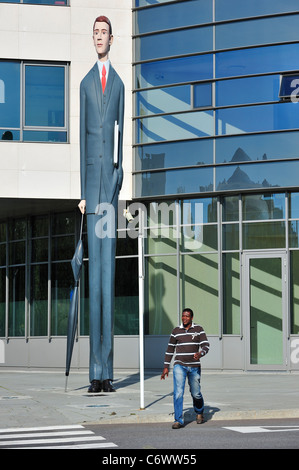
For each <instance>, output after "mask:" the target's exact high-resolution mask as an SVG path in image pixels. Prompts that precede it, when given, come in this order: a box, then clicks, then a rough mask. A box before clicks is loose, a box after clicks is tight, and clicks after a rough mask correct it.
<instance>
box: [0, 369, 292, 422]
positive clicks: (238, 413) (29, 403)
mask: <svg viewBox="0 0 299 470" xmlns="http://www.w3.org/2000/svg"><path fill="white" fill-rule="evenodd" d="M161 372H162V371H157V370H156V371H145V379H144V395H142V396H144V409H142V410H141V409H140V405H141V404H143V401H141V391H140V381H139V371H137V370H116V371H115V377H114V386H115V388H116V390H117V391H116V393H104V392H101V393H99V394H94V395H93V394H90V393H88V392H87V389H88V386H89V383H88V371H87V370H79V371H78V370H71V372H70V375H69V378H68V387H67V391H65V375H64V371H63V370H33V369H7V368H4V367H2V368H0V428H5V429H7V428H14V427H22V428H26V427H34V426H51V425H69V424H87V423H88V424H92V423H98V424H101V423H103V424H104V423H110V424H111V423H141V422H142V423H146V422H169V423H172V422H173V404H172V390H173V384H172V373H171V371H170V375H169V377H168V378H166V379H165V380H160V375H161ZM201 384H202V393H203V396H204V400H205V416H206V418H207V419H213V420H227V419H230V420H232V419H245V418H246V419H258V418H288V417H291V418H299V373H297V372H294V373H288V372H222V371H211V370H204V369H203V370H202V380H201ZM184 412H185V421H186V422H188V421H191V420H193V419H194V418H195V415H194V412H193V409H192V399H191V397H190V393H189V389H188V385H186V389H185V398H184Z"/></svg>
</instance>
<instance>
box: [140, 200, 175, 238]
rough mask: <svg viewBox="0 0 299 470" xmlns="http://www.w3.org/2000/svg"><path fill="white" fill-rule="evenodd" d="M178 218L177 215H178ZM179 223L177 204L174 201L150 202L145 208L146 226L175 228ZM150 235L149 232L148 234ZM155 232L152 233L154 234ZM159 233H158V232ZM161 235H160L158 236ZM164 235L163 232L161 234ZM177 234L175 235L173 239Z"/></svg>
mask: <svg viewBox="0 0 299 470" xmlns="http://www.w3.org/2000/svg"><path fill="white" fill-rule="evenodd" d="M178 217H179V214H178ZM179 222H180V221H178V220H177V204H176V202H175V201H161V202H151V203H149V204H148V207H147V226H148V227H157V226H164V227H169V226H170V225H172V226H176V225H177V223H179ZM148 233H151V232H148ZM155 233H156V234H157V232H153V235H154V234H155ZM158 233H159V232H158ZM160 235H161V234H160ZM163 235H165V232H164V233H163ZM176 237H177V234H175V238H176Z"/></svg>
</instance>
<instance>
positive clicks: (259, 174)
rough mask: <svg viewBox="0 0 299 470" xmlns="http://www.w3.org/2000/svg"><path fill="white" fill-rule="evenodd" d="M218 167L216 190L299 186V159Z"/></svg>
mask: <svg viewBox="0 0 299 470" xmlns="http://www.w3.org/2000/svg"><path fill="white" fill-rule="evenodd" d="M287 169H288V171H286V164H285V163H284V162H281V163H279V162H273V163H270V162H268V163H259V164H255V165H252V164H251V165H240V166H235V165H233V166H227V167H224V166H222V167H219V168H218V167H216V190H219V191H226V190H236V189H261V190H262V189H263V188H278V187H290V186H298V174H299V161H295V162H288V164H287Z"/></svg>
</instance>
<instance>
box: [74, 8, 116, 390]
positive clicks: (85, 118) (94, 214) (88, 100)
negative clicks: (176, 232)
mask: <svg viewBox="0 0 299 470" xmlns="http://www.w3.org/2000/svg"><path fill="white" fill-rule="evenodd" d="M93 42H94V46H95V49H96V52H97V54H98V60H97V62H96V64H95V65H94V66H93V68H92V69H91V70H90V71H89V72H88V73H87V75H86V76H85V77H84V78H83V80H82V82H81V85H80V171H81V202H80V203H79V209H80V210H81V212H82V213H84V212H86V215H87V233H88V256H89V311H90V322H89V328H90V363H89V379H90V383H91V384H90V387H89V389H88V391H89V392H91V393H95V392H100V391H101V390H102V389H103V390H104V391H105V392H114V391H115V389H114V387H113V385H112V381H113V317H114V278H115V247H116V226H117V223H116V220H117V204H118V194H119V190H120V188H121V185H122V179H123V170H122V140H123V123H124V85H123V82H122V80H121V79H120V77H119V76H118V74H117V73H116V71H115V70H114V68H113V67H112V65H111V63H110V61H109V51H110V46H111V44H112V42H113V36H112V27H111V23H110V20H109V19H108V18H107V17H106V16H99V17H98V18H96V20H95V22H94V25H93ZM115 122H116V123H117V125H118V150H117V151H118V155H117V161H115V158H114V146H115V145H116V141H115ZM107 208H108V210H107ZM104 214H105V216H107V214H110V216H111V217H113V220H111V221H110V223H111V227H113V233H111V231H110V232H109V233H108V236H107V234H106V236H103V234H102V233H101V231H100V229H99V227H101V218H102V217H103V215H104Z"/></svg>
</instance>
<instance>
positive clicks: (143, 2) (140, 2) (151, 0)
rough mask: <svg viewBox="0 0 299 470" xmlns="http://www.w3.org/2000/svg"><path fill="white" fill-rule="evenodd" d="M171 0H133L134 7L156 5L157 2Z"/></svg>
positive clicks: (170, 0) (168, 0)
mask: <svg viewBox="0 0 299 470" xmlns="http://www.w3.org/2000/svg"><path fill="white" fill-rule="evenodd" d="M172 1H173V0H135V7H143V6H147V5H153V4H154V5H156V4H159V3H168V2H172Z"/></svg>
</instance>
